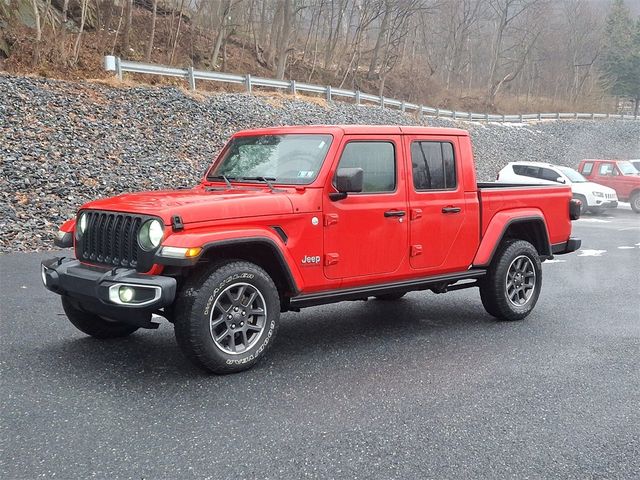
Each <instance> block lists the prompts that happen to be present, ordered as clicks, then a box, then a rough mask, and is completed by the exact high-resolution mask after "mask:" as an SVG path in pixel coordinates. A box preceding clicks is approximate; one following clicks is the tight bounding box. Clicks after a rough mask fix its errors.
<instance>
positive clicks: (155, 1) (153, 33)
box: [144, 0, 158, 62]
mask: <svg viewBox="0 0 640 480" xmlns="http://www.w3.org/2000/svg"><path fill="white" fill-rule="evenodd" d="M152 8H153V13H152V16H151V33H150V34H149V43H147V51H146V53H145V56H144V58H145V60H146V61H147V62H150V61H151V52H152V51H153V40H154V37H155V36H156V20H157V17H158V0H153V6H152Z"/></svg>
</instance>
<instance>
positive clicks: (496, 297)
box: [480, 240, 542, 321]
mask: <svg viewBox="0 0 640 480" xmlns="http://www.w3.org/2000/svg"><path fill="white" fill-rule="evenodd" d="M522 256H524V257H527V258H528V259H529V261H530V265H531V267H532V269H533V271H534V272H535V277H534V288H533V293H532V294H531V296H530V297H529V298H528V300H527V301H526V303H524V304H523V305H515V304H514V303H512V301H510V299H509V295H508V294H507V272H509V269H510V267H511V266H512V263H513V262H514V261H515V260H516V259H518V258H519V257H522ZM541 288H542V264H541V262H540V257H539V256H538V252H537V251H536V249H535V247H534V246H533V245H531V244H530V243H529V242H527V241H524V240H507V241H505V242H503V243H502V245H500V247H499V249H498V251H497V252H496V254H495V256H494V258H493V260H492V261H491V264H490V265H489V269H488V271H487V275H486V276H485V277H483V278H482V279H481V280H480V298H481V300H482V305H483V306H484V308H485V310H486V311H487V313H489V314H490V315H492V316H494V317H496V318H497V319H498V320H506V321H513V320H522V319H523V318H525V317H526V316H527V315H529V313H531V311H532V310H533V307H535V305H536V302H537V301H538V297H539V296H540V289H541Z"/></svg>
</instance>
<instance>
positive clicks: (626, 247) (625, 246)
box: [618, 245, 636, 250]
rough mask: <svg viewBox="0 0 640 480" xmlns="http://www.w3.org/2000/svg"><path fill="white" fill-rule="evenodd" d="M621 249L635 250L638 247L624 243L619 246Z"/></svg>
mask: <svg viewBox="0 0 640 480" xmlns="http://www.w3.org/2000/svg"><path fill="white" fill-rule="evenodd" d="M618 248H619V249H620V250H635V249H636V247H629V246H627V245H623V246H622V247H618Z"/></svg>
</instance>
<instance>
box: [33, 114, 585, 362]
mask: <svg viewBox="0 0 640 480" xmlns="http://www.w3.org/2000/svg"><path fill="white" fill-rule="evenodd" d="M471 151H472V150H471V140H470V138H469V134H468V133H467V132H466V131H464V130H458V129H453V128H426V127H397V126H310V127H309V126H307V127H275V128H265V129H260V130H247V131H242V132H238V133H236V134H235V135H234V136H233V137H232V138H231V139H230V140H229V142H228V143H227V145H226V146H225V147H224V149H223V150H222V152H221V153H220V155H219V156H218V158H217V159H216V160H215V161H214V162H213V164H212V165H211V167H210V168H209V170H208V171H207V172H206V174H205V175H204V177H203V178H202V181H201V182H200V183H199V184H198V185H196V186H195V187H193V188H191V189H188V190H183V189H180V190H173V191H158V192H140V193H130V194H125V195H120V196H117V197H114V198H107V199H102V200H96V201H94V202H89V203H87V204H85V205H82V206H81V207H80V209H79V210H78V212H77V215H76V217H75V218H74V219H71V220H68V221H67V222H65V223H64V224H63V225H62V226H61V227H60V231H59V232H58V235H57V236H56V241H55V243H56V245H58V246H61V247H73V248H74V250H75V258H64V257H61V258H52V259H49V260H45V261H43V262H42V266H41V275H42V281H43V283H44V285H45V286H46V288H48V289H49V290H51V291H52V292H55V293H57V294H58V295H60V296H61V299H62V306H63V308H64V311H65V313H66V315H67V317H68V319H69V320H70V321H71V323H73V325H75V326H76V327H77V328H78V329H79V330H81V331H82V332H84V333H86V334H88V335H92V336H93V337H96V338H115V337H124V336H126V335H129V334H131V333H133V332H135V331H136V330H137V329H139V328H156V327H157V326H158V324H157V323H156V322H155V321H154V319H157V318H159V316H161V317H164V318H165V319H167V320H168V321H169V322H171V323H173V324H174V327H175V335H176V340H177V342H178V344H179V345H180V347H181V349H182V351H183V352H184V354H185V355H186V356H187V357H188V358H189V359H190V360H191V361H192V362H193V363H195V364H196V365H198V366H200V367H202V368H204V369H206V370H209V371H211V372H215V373H219V374H222V373H232V372H238V371H241V370H245V369H247V368H250V367H251V366H253V365H254V364H255V363H256V362H258V361H259V360H260V359H261V358H262V357H263V356H264V355H265V353H266V352H267V350H268V348H269V347H270V346H271V345H273V342H274V340H275V338H276V334H277V331H278V325H279V322H280V313H281V312H286V311H289V310H293V311H297V310H299V309H300V308H304V307H310V306H314V305H321V304H326V303H333V302H340V301H343V300H366V299H368V298H370V297H375V298H377V299H379V300H397V299H399V298H400V297H402V296H403V295H404V294H405V293H407V292H410V291H414V290H427V289H430V290H432V291H433V292H435V293H443V292H446V291H447V290H448V289H456V290H457V289H460V288H478V289H479V290H480V299H481V300H482V305H483V306H484V308H485V310H486V311H487V312H488V313H489V314H490V315H492V316H494V317H496V318H497V319H500V320H520V319H523V318H524V317H526V316H527V315H529V313H531V311H532V310H533V308H534V306H535V305H536V302H537V300H538V297H539V295H540V289H541V285H542V268H541V262H542V261H543V260H545V259H551V258H553V256H554V255H559V254H564V253H569V252H573V251H574V250H576V249H577V248H578V247H579V246H580V240H577V239H574V238H571V219H576V218H578V217H579V210H580V208H579V207H580V205H579V204H576V203H575V201H574V200H572V199H571V190H570V188H569V187H568V186H565V185H550V186H535V187H532V186H517V187H513V186H511V185H507V184H502V185H501V184H495V183H486V184H482V183H476V175H475V169H474V163H473V157H472V154H471ZM570 212H571V213H570ZM570 215H571V218H570ZM310 252H313V253H311V254H310ZM298 259H299V260H298ZM309 266H313V267H316V268H303V267H309ZM393 320H394V319H393V318H390V319H389V321H390V322H392V321H393Z"/></svg>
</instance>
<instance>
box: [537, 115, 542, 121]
mask: <svg viewBox="0 0 640 480" xmlns="http://www.w3.org/2000/svg"><path fill="white" fill-rule="evenodd" d="M540 120H542V114H541V113H539V114H538V121H540Z"/></svg>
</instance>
